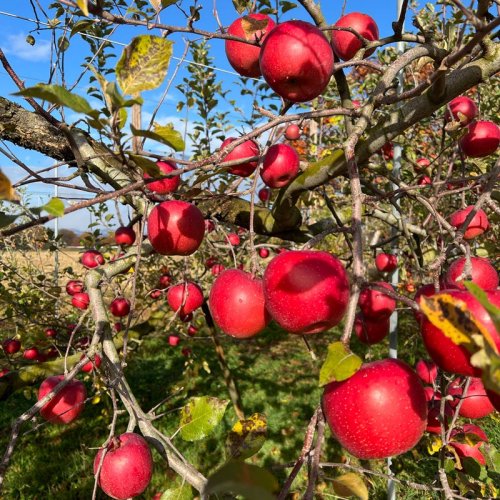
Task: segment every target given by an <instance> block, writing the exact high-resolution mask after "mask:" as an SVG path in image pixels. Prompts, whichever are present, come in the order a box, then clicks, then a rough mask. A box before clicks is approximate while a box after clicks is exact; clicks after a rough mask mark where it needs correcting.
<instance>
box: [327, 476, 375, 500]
mask: <svg viewBox="0 0 500 500" xmlns="http://www.w3.org/2000/svg"><path fill="white" fill-rule="evenodd" d="M332 485H333V489H334V491H335V493H336V494H337V495H339V496H340V497H343V498H349V497H356V498H359V499H360V500H368V488H367V487H366V484H365V483H364V481H363V478H362V477H361V476H358V475H357V474H354V472H348V473H347V474H343V475H342V476H338V477H336V478H335V479H333V480H332Z"/></svg>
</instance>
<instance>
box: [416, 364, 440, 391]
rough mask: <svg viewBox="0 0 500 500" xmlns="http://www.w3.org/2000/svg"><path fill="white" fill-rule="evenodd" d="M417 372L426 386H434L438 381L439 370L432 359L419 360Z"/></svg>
mask: <svg viewBox="0 0 500 500" xmlns="http://www.w3.org/2000/svg"><path fill="white" fill-rule="evenodd" d="M415 371H416V373H417V375H418V376H419V377H420V380H422V382H424V383H425V384H431V385H432V384H433V383H434V382H435V381H436V378H437V374H438V368H437V365H436V363H434V361H431V360H430V359H419V360H418V361H417V364H416V365H415Z"/></svg>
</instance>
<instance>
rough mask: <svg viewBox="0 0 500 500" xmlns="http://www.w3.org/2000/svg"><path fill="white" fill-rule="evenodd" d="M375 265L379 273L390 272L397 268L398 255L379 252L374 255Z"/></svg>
mask: <svg viewBox="0 0 500 500" xmlns="http://www.w3.org/2000/svg"><path fill="white" fill-rule="evenodd" d="M375 266H376V267H377V269H378V270H379V271H380V272H381V273H392V272H394V271H395V270H396V269H397V268H398V257H397V255H393V254H390V253H379V254H378V255H377V256H376V257H375Z"/></svg>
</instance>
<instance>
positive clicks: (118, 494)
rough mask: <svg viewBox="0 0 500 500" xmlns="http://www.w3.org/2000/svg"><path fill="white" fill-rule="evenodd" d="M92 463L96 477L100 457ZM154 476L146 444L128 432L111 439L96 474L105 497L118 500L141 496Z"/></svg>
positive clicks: (140, 437) (100, 452)
mask: <svg viewBox="0 0 500 500" xmlns="http://www.w3.org/2000/svg"><path fill="white" fill-rule="evenodd" d="M103 453H104V450H102V449H101V450H99V451H98V452H97V455H96V457H95V459H94V474H97V471H98V469H99V464H100V463H101V456H102V454H103ZM152 475H153V457H152V455H151V450H150V449H149V446H148V443H147V442H146V440H145V439H144V438H143V437H142V436H140V435H139V434H135V433H133V432H127V433H125V434H121V435H120V436H117V437H114V438H113V439H112V440H111V442H110V444H109V445H108V447H107V451H106V454H105V455H104V459H103V462H102V467H101V471H100V474H99V486H100V487H101V488H102V490H103V491H104V493H106V495H109V496H110V497H112V498H116V499H118V500H126V499H127V498H131V497H135V496H137V495H140V494H141V493H142V492H143V491H144V490H145V489H146V488H147V487H148V485H149V482H150V481H151V476H152Z"/></svg>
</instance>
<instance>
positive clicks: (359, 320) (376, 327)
mask: <svg viewBox="0 0 500 500" xmlns="http://www.w3.org/2000/svg"><path fill="white" fill-rule="evenodd" d="M389 329H390V322H389V317H387V318H381V319H377V320H371V321H370V320H369V319H368V318H363V317H362V316H360V315H359V314H357V315H356V318H355V320H354V333H355V334H356V336H357V337H358V338H359V340H360V341H361V342H363V344H367V345H372V344H378V343H379V342H382V340H384V339H385V337H387V335H388V334H389Z"/></svg>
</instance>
